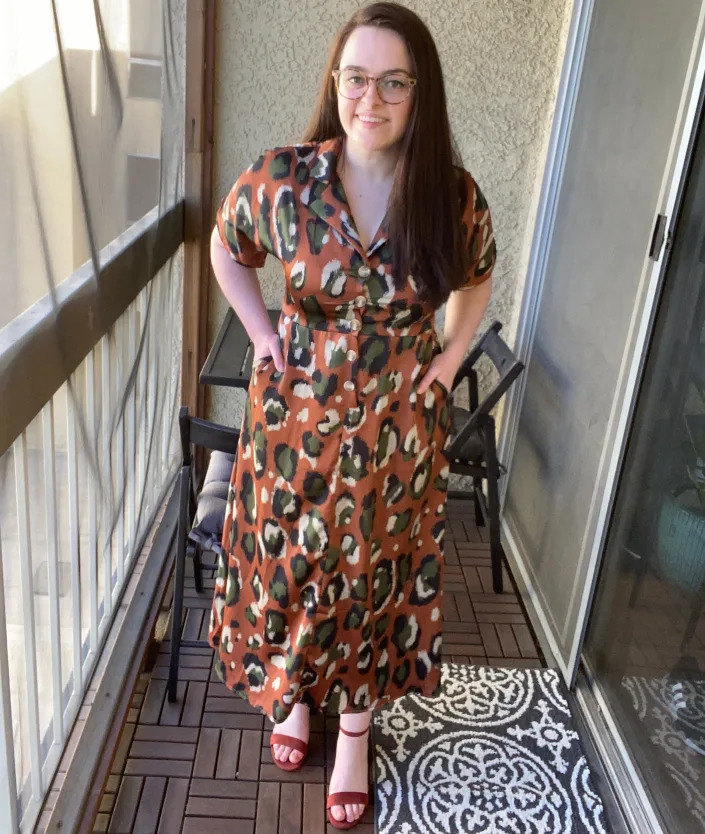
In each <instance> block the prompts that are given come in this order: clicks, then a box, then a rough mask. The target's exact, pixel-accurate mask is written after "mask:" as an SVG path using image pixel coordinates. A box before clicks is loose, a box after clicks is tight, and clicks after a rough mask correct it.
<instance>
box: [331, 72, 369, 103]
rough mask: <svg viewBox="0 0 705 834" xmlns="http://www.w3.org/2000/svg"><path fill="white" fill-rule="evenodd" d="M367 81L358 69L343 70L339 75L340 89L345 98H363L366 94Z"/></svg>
mask: <svg viewBox="0 0 705 834" xmlns="http://www.w3.org/2000/svg"><path fill="white" fill-rule="evenodd" d="M366 88H367V81H366V80H365V76H364V75H361V74H360V73H359V72H358V71H357V70H349V69H347V70H341V72H340V75H339V76H338V89H339V91H340V95H341V96H345V98H361V97H362V96H363V95H364V94H365V89H366Z"/></svg>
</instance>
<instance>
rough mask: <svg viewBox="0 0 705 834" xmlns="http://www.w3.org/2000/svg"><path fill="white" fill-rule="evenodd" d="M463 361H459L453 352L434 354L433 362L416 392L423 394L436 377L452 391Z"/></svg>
mask: <svg viewBox="0 0 705 834" xmlns="http://www.w3.org/2000/svg"><path fill="white" fill-rule="evenodd" d="M461 361H462V360H461ZM461 361H458V360H457V359H456V358H455V357H454V356H453V355H452V354H450V353H446V352H441V353H439V354H437V355H436V356H434V357H433V359H432V360H431V364H430V365H429V366H428V370H427V371H426V373H425V374H424V376H423V377H422V379H421V381H420V382H419V384H418V386H417V387H416V393H417V394H423V393H424V391H426V390H427V388H428V387H429V385H430V384H431V382H432V381H433V380H434V379H437V380H438V381H439V382H440V383H441V384H442V385H445V387H446V388H447V389H448V390H449V391H450V390H451V388H452V386H453V380H454V379H455V375H456V373H457V372H458V368H459V367H460V365H461Z"/></svg>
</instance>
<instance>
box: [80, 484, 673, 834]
mask: <svg viewBox="0 0 705 834" xmlns="http://www.w3.org/2000/svg"><path fill="white" fill-rule="evenodd" d="M473 518H474V511H473V510H472V505H471V504H470V503H469V502H462V501H457V500H454V499H451V500H450V501H449V503H448V528H447V538H446V541H445V552H446V570H445V574H444V583H445V584H444V587H443V616H444V623H443V644H442V655H443V660H444V661H445V662H452V663H460V664H468V663H470V664H482V665H492V666H497V665H500V666H507V667H517V668H537V667H539V666H541V665H542V661H541V656H540V652H539V650H538V648H537V646H536V645H535V644H534V640H533V635H532V632H531V629H530V628H529V626H528V624H527V623H526V620H525V618H524V612H523V608H522V606H521V600H520V599H518V598H517V596H516V594H515V591H514V586H513V585H512V582H511V580H510V578H509V576H508V575H506V576H505V591H504V593H502V594H495V593H494V592H493V591H492V581H491V566H490V553H489V547H488V545H487V543H486V533H485V531H484V529H482V530H479V531H478V530H477V529H476V528H475V527H474V526H473V524H472V519H473ZM505 574H506V570H505ZM189 583H190V584H189V587H188V590H187V593H186V595H185V598H184V605H185V616H184V625H183V636H184V638H186V639H193V640H198V639H204V638H205V637H206V636H207V631H208V625H209V615H208V609H209V608H210V600H211V598H212V589H213V587H214V583H213V579H212V577H209V576H207V575H206V576H204V583H205V588H206V590H205V591H204V593H203V594H198V593H197V592H196V591H195V588H194V586H193V579H192V578H191V579H190V580H189ZM664 649H665V647H664ZM169 652H170V644H169V641H168V640H165V641H164V642H162V644H161V646H160V648H159V652H158V653H157V655H156V661H155V665H154V668H153V669H152V670H151V672H149V673H147V672H143V673H141V674H140V675H139V677H138V682H137V686H136V688H135V692H134V694H133V697H132V699H131V712H130V716H131V718H132V721H130V722H128V723H127V724H125V726H124V729H123V732H122V734H121V738H120V742H119V744H118V748H117V750H116V754H115V757H114V761H113V765H112V768H111V776H110V777H109V779H108V782H107V785H106V788H105V791H104V794H103V797H102V804H101V809H100V814H99V815H98V817H97V818H96V820H95V823H94V831H95V832H101V834H108V833H109V832H110V834H115V832H120V834H137V832H140V834H147V832H150V834H216V832H223V834H336V829H335V828H333V827H332V826H331V825H329V824H328V822H327V819H326V816H327V815H326V808H325V799H326V790H327V785H328V783H329V780H330V775H331V773H332V770H333V766H334V763H335V749H336V738H337V732H338V725H339V721H338V718H337V716H327V715H325V716H324V715H322V714H321V715H312V716H311V722H310V726H311V737H310V741H309V755H308V758H307V760H306V764H305V765H304V766H303V767H301V768H300V769H299V770H296V771H290V772H287V771H283V770H280V769H279V768H278V767H276V765H274V763H273V762H272V759H271V754H270V749H269V745H270V739H271V734H272V730H273V725H272V722H271V721H270V720H269V719H268V718H266V717H265V716H264V715H263V713H262V712H260V711H259V710H257V709H255V708H254V707H252V706H250V704H249V703H248V702H247V700H245V699H243V698H240V697H237V696H234V695H233V694H232V693H231V692H230V691H229V690H228V689H226V687H225V686H224V684H223V683H222V682H221V681H220V680H219V679H218V678H217V676H216V675H215V671H214V668H213V653H212V651H211V649H210V648H209V647H208V646H196V647H184V648H183V649H182V651H181V653H180V664H179V666H180V668H179V685H178V688H177V694H178V698H177V701H176V703H174V704H170V703H169V702H168V700H167V698H166V679H167V677H168V672H169ZM371 758H372V752H371V751H370V760H371ZM371 795H372V793H371ZM355 832H356V834H373V832H374V809H373V808H372V807H371V806H370V807H368V809H367V811H366V813H365V816H364V817H363V820H362V822H360V823H358V825H357V826H356V827H355Z"/></svg>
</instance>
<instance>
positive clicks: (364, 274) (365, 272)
mask: <svg viewBox="0 0 705 834" xmlns="http://www.w3.org/2000/svg"><path fill="white" fill-rule="evenodd" d="M371 273H372V270H371V269H370V268H369V266H367V264H363V265H362V266H361V267H360V269H358V271H357V274H358V275H359V276H360V278H369V277H370V275H371Z"/></svg>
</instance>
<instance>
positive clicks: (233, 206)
mask: <svg viewBox="0 0 705 834" xmlns="http://www.w3.org/2000/svg"><path fill="white" fill-rule="evenodd" d="M266 170H267V169H266V166H265V165H264V154H263V155H262V156H261V157H260V158H259V159H258V160H257V162H255V163H253V164H252V165H250V167H249V168H247V169H246V170H244V171H243V172H242V174H241V175H240V176H239V177H238V179H237V181H236V182H235V184H234V185H233V187H232V188H231V189H230V191H229V192H228V194H226V196H225V197H224V198H223V200H222V201H221V203H220V206H219V208H218V212H217V214H216V224H217V227H218V233H219V235H220V239H221V241H222V242H223V246H225V248H226V249H227V250H228V251H229V252H230V255H231V257H232V258H233V260H235V261H237V262H238V263H239V264H242V265H243V266H249V267H253V268H255V269H259V268H260V267H262V266H264V262H265V260H266V258H267V254H268V252H269V249H268V247H267V246H266V242H267V240H268V238H269V228H268V223H269V219H268V216H269V212H268V211H267V210H266V208H267V205H264V206H263V205H262V204H263V201H264V202H265V203H266V204H267V203H268V198H267V196H266V191H267V185H266V182H265V176H264V173H265V171H266ZM263 209H264V210H263Z"/></svg>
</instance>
